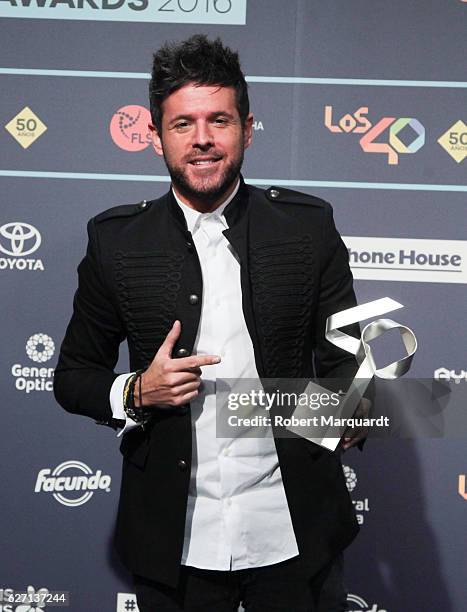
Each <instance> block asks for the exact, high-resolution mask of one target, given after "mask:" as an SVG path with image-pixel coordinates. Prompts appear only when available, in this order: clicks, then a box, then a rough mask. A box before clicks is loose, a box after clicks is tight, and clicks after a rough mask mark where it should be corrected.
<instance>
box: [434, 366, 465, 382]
mask: <svg viewBox="0 0 467 612" xmlns="http://www.w3.org/2000/svg"><path fill="white" fill-rule="evenodd" d="M433 378H436V379H437V380H453V381H454V382H455V383H456V385H459V384H460V382H461V381H464V382H467V370H460V371H459V372H456V371H455V370H448V369H447V368H438V369H437V370H435V371H434V374H433Z"/></svg>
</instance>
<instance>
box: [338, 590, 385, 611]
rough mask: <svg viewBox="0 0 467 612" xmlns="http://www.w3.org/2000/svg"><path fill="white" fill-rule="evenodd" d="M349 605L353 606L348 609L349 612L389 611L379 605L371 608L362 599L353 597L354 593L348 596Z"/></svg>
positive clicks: (356, 596)
mask: <svg viewBox="0 0 467 612" xmlns="http://www.w3.org/2000/svg"><path fill="white" fill-rule="evenodd" d="M347 603H348V604H351V605H350V607H349V608H348V612H387V610H383V608H380V607H378V604H373V605H372V606H371V607H370V605H369V604H367V603H366V601H365V600H364V599H363V598H362V597H360V596H359V595H353V594H352V593H349V594H348V595H347Z"/></svg>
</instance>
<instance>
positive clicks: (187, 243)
mask: <svg viewBox="0 0 467 612" xmlns="http://www.w3.org/2000/svg"><path fill="white" fill-rule="evenodd" d="M185 245H186V248H187V249H188V250H189V251H191V249H192V248H193V243H192V242H190V240H187V241H186V242H185Z"/></svg>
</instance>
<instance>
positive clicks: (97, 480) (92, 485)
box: [34, 460, 112, 507]
mask: <svg viewBox="0 0 467 612" xmlns="http://www.w3.org/2000/svg"><path fill="white" fill-rule="evenodd" d="M76 472H78V473H76ZM111 482H112V478H111V476H109V475H108V474H103V473H102V470H97V472H96V473H95V474H94V473H93V471H92V470H91V468H90V467H89V466H87V465H86V464H85V463H83V462H82V461H75V460H71V461H64V462H63V463H60V465H57V467H56V468H55V469H54V470H53V471H52V472H51V470H50V469H49V468H44V469H42V470H40V471H39V473H38V475H37V479H36V486H35V487H34V492H35V493H41V492H44V493H52V495H53V497H54V498H55V499H56V500H57V501H58V502H60V503H61V504H63V505H64V506H69V507H76V506H82V505H83V504H85V503H86V502H88V501H89V500H90V499H91V497H92V496H93V495H94V493H95V492H97V491H105V492H106V493H109V492H110V484H111ZM73 493H74V494H73Z"/></svg>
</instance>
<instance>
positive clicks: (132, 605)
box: [125, 599, 136, 610]
mask: <svg viewBox="0 0 467 612" xmlns="http://www.w3.org/2000/svg"><path fill="white" fill-rule="evenodd" d="M125 610H136V604H135V602H134V600H133V599H127V600H126V601H125Z"/></svg>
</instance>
